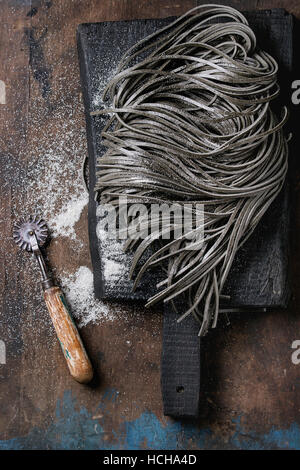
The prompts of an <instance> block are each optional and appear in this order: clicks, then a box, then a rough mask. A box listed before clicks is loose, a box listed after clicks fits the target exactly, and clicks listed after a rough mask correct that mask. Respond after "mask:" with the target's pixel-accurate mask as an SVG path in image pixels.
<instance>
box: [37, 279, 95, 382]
mask: <svg viewBox="0 0 300 470" xmlns="http://www.w3.org/2000/svg"><path fill="white" fill-rule="evenodd" d="M44 298H45V302H46V305H47V308H48V310H49V313H50V316H51V319H52V322H53V325H54V328H55V330H56V334H57V337H58V340H59V342H60V345H61V348H62V350H63V353H64V356H65V358H66V360H67V364H68V367H69V370H70V373H71V375H72V377H74V379H75V380H77V382H80V383H88V382H90V381H91V380H92V378H93V368H92V365H91V363H90V360H89V358H88V355H87V353H86V350H85V348H84V345H83V343H82V341H81V338H80V336H79V333H78V330H77V327H76V325H75V323H74V320H73V318H72V315H71V313H70V312H69V309H68V305H67V303H66V300H65V297H64V294H63V292H62V291H61V289H60V288H59V287H57V286H55V287H50V288H49V289H46V290H45V291H44Z"/></svg>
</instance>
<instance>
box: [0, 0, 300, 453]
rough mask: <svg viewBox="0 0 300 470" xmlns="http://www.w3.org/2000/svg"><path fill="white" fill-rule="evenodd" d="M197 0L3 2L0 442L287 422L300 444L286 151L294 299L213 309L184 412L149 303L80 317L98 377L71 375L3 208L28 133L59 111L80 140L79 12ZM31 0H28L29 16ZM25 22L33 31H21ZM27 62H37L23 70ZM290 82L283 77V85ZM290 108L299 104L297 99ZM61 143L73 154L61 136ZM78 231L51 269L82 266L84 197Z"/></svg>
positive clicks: (160, 434)
mask: <svg viewBox="0 0 300 470" xmlns="http://www.w3.org/2000/svg"><path fill="white" fill-rule="evenodd" d="M224 3H227V2H224ZM237 3H239V5H237ZM195 4H196V2H195V1H194V0H193V1H185V0H177V1H176V2H174V1H171V0H164V1H159V0H153V1H151V2H150V1H146V0H139V1H135V0H128V1H126V0H121V1H108V0H101V1H100V0H97V1H96V0H93V1H79V0H77V1H70V0H62V1H52V2H51V1H43V0H41V1H29V0H28V1H21V0H3V1H2V2H1V17H2V22H1V27H0V43H1V62H0V79H1V80H4V81H5V82H6V83H8V86H7V88H6V92H7V93H6V98H7V99H6V105H0V129H1V132H0V135H1V139H0V166H1V172H0V181H1V191H0V201H1V205H0V210H1V216H0V238H1V244H0V297H1V299H0V302H1V309H0V339H1V340H4V341H5V344H6V347H7V364H6V365H0V408H1V413H0V448H2V447H4V446H6V447H5V448H7V446H15V447H16V446H19V447H20V448H49V449H51V448H97V449H99V448H113V446H117V447H118V448H133V447H134V446H135V447H134V448H143V447H146V448H155V443H156V445H157V446H160V447H159V448H163V447H168V446H169V448H170V447H171V448H189V449H193V448H203V447H207V448H229V447H234V448H236V447H238V445H239V442H240V443H241V444H240V445H243V446H244V445H245V446H247V445H248V446H251V445H253V447H254V446H257V447H258V448H261V447H266V448H277V447H286V448H287V447H288V445H289V441H290V439H289V437H288V436H287V434H286V432H287V431H288V430H289V429H291V430H294V436H295V437H294V439H295V442H296V444H294V446H297V442H298V445H299V431H298V429H299V428H298V427H297V426H299V425H300V412H299V410H300V394H299V366H296V365H294V364H293V363H292V362H291V353H292V349H291V344H292V342H293V341H294V340H295V339H299V338H298V332H299V331H300V318H299V301H300V297H299V292H300V290H299V281H300V243H299V237H298V236H297V234H298V233H299V229H300V216H299V202H300V201H299V187H300V186H299V167H298V164H297V163H295V164H294V166H293V185H294V187H295V188H297V192H296V194H295V199H296V205H295V209H294V212H293V220H294V224H295V226H294V230H293V232H294V236H293V238H294V244H293V252H292V253H293V256H292V269H293V285H294V299H293V302H292V303H291V305H290V306H289V309H288V310H287V311H285V312H284V313H282V312H279V311H276V310H273V309H272V310H271V311H270V312H268V313H266V314H263V315H262V314H252V315H251V316H248V315H247V316H245V315H244V314H241V315H235V316H233V317H231V318H230V325H227V322H228V321H227V319H226V318H224V319H221V322H220V324H219V326H218V329H217V330H216V331H213V332H211V333H210V334H209V336H208V337H206V338H204V340H203V342H202V351H203V353H202V394H201V403H200V409H201V416H200V417H199V419H198V420H196V421H193V422H188V423H186V424H185V423H183V424H182V425H179V424H178V423H174V421H173V420H171V419H169V418H165V417H164V416H163V408H162V399H161V391H160V354H161V331H162V322H161V315H160V312H159V310H152V311H150V312H144V310H143V308H142V307H139V306H138V307H137V306H136V307H132V306H130V305H125V304H122V305H118V306H116V309H117V308H118V311H119V312H120V313H119V314H118V316H117V318H116V320H115V321H114V322H111V321H106V322H103V323H101V324H96V325H93V324H90V325H88V326H87V327H85V328H82V329H81V335H82V338H83V341H84V343H85V345H86V348H87V350H88V353H89V356H90V357H91V360H92V362H93V364H94V365H95V369H96V378H95V382H94V383H93V384H92V386H85V385H84V386H82V385H80V384H77V383H76V382H75V381H74V380H73V379H72V377H70V376H69V375H68V374H66V373H65V370H66V369H65V364H64V361H65V360H64V358H63V357H62V354H61V351H60V347H59V345H58V343H57V340H56V336H55V334H53V327H52V326H51V320H50V319H49V315H48V312H47V309H46V307H43V308H41V307H40V305H41V304H42V302H41V298H42V293H41V292H40V289H39V287H38V286H36V282H35V281H36V279H37V275H36V272H35V271H34V269H33V268H32V267H31V262H30V260H29V259H27V258H26V256H25V255H26V254H23V253H21V252H19V251H18V249H17V247H15V246H14V244H13V242H12V240H11V239H10V236H11V229H12V222H13V220H14V218H15V217H16V216H19V215H20V214H21V213H22V211H23V203H24V199H25V197H26V194H27V192H28V189H27V187H28V186H27V183H28V180H30V175H29V174H28V172H27V170H28V167H29V166H30V165H31V166H32V165H33V164H34V162H36V161H37V158H42V154H39V153H38V152H37V147H36V140H37V139H40V140H41V139H44V138H45V136H47V140H45V142H46V143H47V145H48V144H49V143H51V142H53V143H55V139H54V136H55V135H56V134H57V133H58V132H59V131H60V129H61V128H62V126H63V125H64V126H65V127H64V130H65V132H66V133H68V132H69V131H70V130H72V131H73V132H74V134H73V135H75V137H74V138H73V139H74V142H75V144H76V145H77V146H78V145H79V144H80V136H82V135H84V133H85V122H84V110H83V104H82V102H81V98H80V93H81V89H80V81H79V68H78V59H77V52H76V38H75V31H76V28H77V26H78V25H79V24H81V23H84V22H86V23H88V22H97V21H109V20H114V21H117V20H124V19H135V18H158V17H166V16H170V15H179V14H181V13H183V12H184V11H186V10H187V9H188V8H191V7H192V6H194V5H195ZM235 4H236V5H235V6H240V7H241V8H242V9H247V10H251V9H253V8H255V7H258V8H261V9H263V8H271V7H275V6H276V7H282V8H286V9H287V10H288V11H290V12H292V13H293V14H294V15H296V17H297V18H298V19H300V4H299V2H298V0H294V1H293V0H292V1H291V0H285V1H284V0H283V1H277V0H276V1H274V2H271V1H255V2H252V1H251V2H250V1H249V2H248V1H243V2H235ZM33 8H35V9H37V12H36V13H35V14H34V15H33V16H30V15H29V16H27V15H28V13H29V12H30V11H31V10H32V9H33ZM28 30H29V31H31V32H32V33H31V35H30V33H29V35H28V33H25V31H28ZM29 38H31V39H30V40H29ZM33 39H34V40H33ZM36 42H38V43H39V47H37V45H36ZM41 52H42V53H43V54H42V55H41ZM37 53H38V54H40V55H39V56H40V57H41V56H42V57H43V60H44V63H43V64H42V66H41V65H40V64H41V62H40V61H38V60H35V58H33V61H31V63H30V54H31V57H32V55H33V56H34V54H37ZM38 65H40V67H39V73H37V72H36V71H35V70H34V68H35V67H36V66H38ZM41 77H42V79H41ZM299 77H300V75H298V76H296V77H295V78H297V79H299ZM41 82H42V83H41ZM49 85H50V90H49ZM43 90H44V91H43ZM47 90H49V91H47ZM289 90H290V88H289V85H288V84H287V87H286V92H287V93H288V94H289ZM45 92H47V93H45ZM43 93H44V96H43ZM45 95H46V96H45ZM295 111H296V112H298V113H299V111H298V108H297V107H295ZM59 112H62V113H63V119H62V118H61V117H59ZM71 118H72V119H71ZM82 154H84V152H82ZM65 155H66V158H69V159H72V158H73V150H72V148H71V147H70V148H69V149H67V150H65ZM78 171H80V168H78ZM68 178H69V176H68ZM76 233H77V234H78V236H79V237H80V241H81V242H82V244H81V245H80V246H81V247H80V246H75V244H73V243H70V241H69V240H68V239H67V238H64V237H61V238H59V239H57V240H55V241H53V242H52V244H51V245H50V247H49V259H50V263H51V265H52V266H55V267H56V269H57V272H58V273H63V272H65V271H66V272H74V271H76V269H77V268H78V267H79V266H82V265H83V266H89V267H91V264H90V259H89V250H88V236H87V211H86V210H85V211H84V213H83V214H82V217H81V218H80V220H79V221H78V223H77V225H76ZM30 299H31V300H30ZM29 300H30V301H29ZM49 370H51V373H49ZM124 371H126V374H124ZM35 430H37V431H35ZM129 430H132V432H131V433H129ZM272 430H273V431H274V433H275V434H276V433H277V435H279V433H280V431H282V433H283V434H280V436H281V437H282V441H281V442H279V440H277V441H276V439H275V438H274V440H273V438H270V439H269V438H268V439H267V440H265V438H264V436H265V435H267V436H269V435H271V436H272V432H273V431H272ZM270 433H271V434H270ZM274 433H273V434H274ZM133 436H135V437H133ZM203 436H204V437H203ZM205 436H206V437H205ZM286 436H287V437H286Z"/></svg>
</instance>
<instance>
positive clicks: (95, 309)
mask: <svg viewBox="0 0 300 470" xmlns="http://www.w3.org/2000/svg"><path fill="white" fill-rule="evenodd" d="M61 286H62V288H63V290H64V292H65V295H66V298H67V301H68V302H69V305H70V308H71V310H72V313H73V315H74V317H75V318H77V320H79V326H80V327H82V326H85V325H87V324H88V323H91V322H92V323H95V322H99V321H101V320H114V318H115V316H114V313H113V312H112V311H110V309H109V307H108V306H107V305H106V304H105V303H104V302H102V301H100V300H97V299H95V297H94V286H93V273H92V271H91V270H90V269H89V268H88V267H87V266H80V268H79V269H78V270H77V271H76V273H75V274H68V275H65V276H62V277H61Z"/></svg>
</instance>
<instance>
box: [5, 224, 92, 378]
mask: <svg viewBox="0 0 300 470" xmlns="http://www.w3.org/2000/svg"><path fill="white" fill-rule="evenodd" d="M47 237H48V228H47V225H46V223H45V221H44V220H43V219H42V218H40V217H38V216H31V217H29V219H28V220H21V221H20V222H18V223H16V224H15V227H14V230H13V238H14V240H15V242H16V243H17V245H18V246H19V247H20V248H22V249H23V250H26V251H29V252H32V253H33V254H34V256H35V258H36V259H37V261H38V264H39V267H40V269H41V273H42V288H43V291H44V299H45V302H46V305H47V308H48V310H49V313H50V316H51V319H52V322H53V325H54V328H55V330H56V334H57V337H58V340H59V342H60V345H61V348H62V350H63V353H64V356H65V358H66V360H67V364H68V367H69V370H70V373H71V375H72V376H73V377H74V379H75V380H77V382H80V383H88V382H90V381H91V380H92V378H93V369H92V365H91V363H90V360H89V358H88V355H87V353H86V350H85V348H84V345H83V343H82V340H81V338H80V336H79V333H78V330H77V328H76V325H75V323H74V320H73V318H72V316H71V313H70V311H69V309H68V305H67V303H66V300H65V297H64V294H63V292H62V291H61V289H60V287H58V286H55V285H54V282H53V279H52V278H51V276H50V275H49V273H48V271H47V267H46V264H45V261H44V258H43V254H42V252H41V250H40V247H41V246H43V245H44V243H45V242H46V240H47Z"/></svg>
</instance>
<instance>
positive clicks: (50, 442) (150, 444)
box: [0, 389, 300, 450]
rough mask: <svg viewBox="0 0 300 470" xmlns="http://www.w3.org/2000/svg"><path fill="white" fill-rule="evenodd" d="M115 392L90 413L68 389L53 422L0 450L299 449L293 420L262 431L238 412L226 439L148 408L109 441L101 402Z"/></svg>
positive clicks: (0, 445) (6, 443)
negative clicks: (252, 428) (245, 424)
mask: <svg viewBox="0 0 300 470" xmlns="http://www.w3.org/2000/svg"><path fill="white" fill-rule="evenodd" d="M117 396H118V392H117V391H115V390H111V389H109V390H107V391H106V392H105V393H104V396H103V401H102V402H101V403H100V404H99V405H98V411H101V413H103V414H98V415H96V416H93V414H92V413H90V412H89V411H88V410H87V409H86V408H85V407H79V406H78V404H77V403H76V400H75V398H74V397H73V396H72V394H71V392H70V391H66V392H65V393H64V396H63V398H62V400H58V402H57V406H56V416H55V420H54V421H53V423H52V424H51V425H50V426H49V427H48V428H46V429H44V430H43V429H40V428H33V429H32V430H31V431H30V432H29V434H27V435H26V436H20V437H15V438H12V439H9V440H6V441H5V440H2V441H0V449H1V450H11V449H15V450H19V449H68V450H70V449H85V450H93V449H94V450H97V449H103V450H117V449H121V450H123V449H124V450H138V449H149V450H152V449H153V450H155V449H159V450H172V449H176V450H177V449H184V450H187V449H189V448H191V449H247V450H257V449H297V450H299V449H300V426H299V424H297V423H293V424H292V425H291V426H290V427H288V428H287V429H276V428H275V427H274V428H272V429H271V430H270V431H269V432H268V433H266V434H259V433H257V432H256V431H249V430H246V429H245V428H244V427H243V425H242V424H241V416H240V417H239V418H237V419H234V420H233V421H232V423H233V425H234V426H235V431H234V433H233V434H232V436H231V438H230V439H229V441H228V440H226V441H225V440H224V436H223V435H222V433H220V434H216V433H212V432H211V430H210V429H208V428H201V427H199V426H197V425H195V424H192V423H184V422H179V421H173V420H171V419H170V420H168V422H167V424H164V423H162V422H161V421H160V420H159V419H158V418H157V416H155V415H154V414H153V413H152V412H150V411H146V412H144V413H141V415H140V416H139V417H138V418H137V419H135V420H131V421H125V422H124V426H121V427H120V429H115V430H113V432H112V435H113V442H112V441H111V442H110V441H109V440H108V439H107V434H106V431H105V429H104V427H103V425H102V424H101V423H100V422H99V420H100V419H101V418H102V417H103V415H105V401H107V400H110V401H111V400H114V399H116V397H117ZM98 417H99V420H98Z"/></svg>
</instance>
